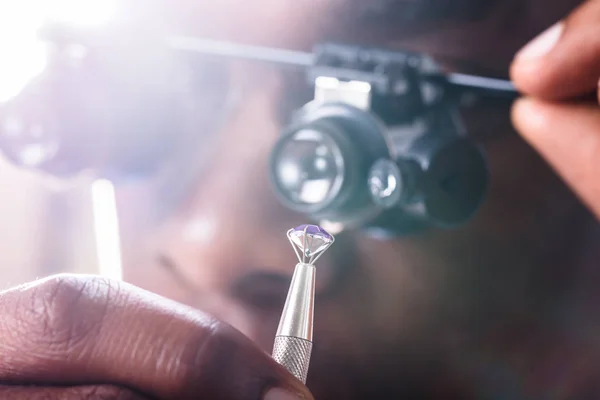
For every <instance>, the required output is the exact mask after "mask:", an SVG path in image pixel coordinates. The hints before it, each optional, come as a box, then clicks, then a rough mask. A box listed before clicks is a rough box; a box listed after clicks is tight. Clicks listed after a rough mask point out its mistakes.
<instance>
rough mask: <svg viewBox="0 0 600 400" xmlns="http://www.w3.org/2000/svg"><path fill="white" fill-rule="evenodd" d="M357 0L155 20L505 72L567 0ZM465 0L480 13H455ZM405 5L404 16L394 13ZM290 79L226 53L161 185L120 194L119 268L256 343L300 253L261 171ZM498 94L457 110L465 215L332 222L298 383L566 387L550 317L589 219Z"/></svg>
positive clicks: (446, 390)
mask: <svg viewBox="0 0 600 400" xmlns="http://www.w3.org/2000/svg"><path fill="white" fill-rule="evenodd" d="M351 3H356V4H351ZM359 3H365V4H359ZM367 3H369V2H366V1H365V2H359V1H351V0H348V1H332V0H331V1H330V0H299V1H293V2H282V1H275V0H261V1H259V2H252V4H251V5H250V4H249V3H248V2H246V1H242V0H227V1H225V0H221V1H218V2H216V1H215V2H199V1H198V2H194V1H187V2H181V4H180V3H177V4H178V6H177V7H175V6H172V9H171V10H170V11H169V12H165V15H166V16H167V17H166V18H168V19H169V20H170V21H171V22H172V23H173V26H176V27H177V31H178V32H180V33H186V34H194V35H198V36H208V37H214V38H219V39H226V40H232V41H239V42H244V43H251V44H262V45H269V46H275V47H283V48H290V49H309V48H310V47H311V46H312V45H313V44H314V43H316V42H317V41H320V40H331V39H333V40H338V39H343V40H344V41H345V42H351V43H360V44H370V45H375V46H386V47H390V48H398V49H409V50H415V51H424V52H427V53H429V54H430V55H432V56H434V57H435V58H436V59H437V60H438V61H439V62H440V63H441V64H442V65H443V66H444V67H446V68H448V69H449V70H457V71H460V72H474V73H481V74H485V75H488V76H501V77H504V76H506V75H507V70H508V64H509V62H510V60H511V58H512V56H513V54H514V53H515V52H516V51H517V50H518V49H519V48H520V47H521V46H522V45H523V44H524V43H525V42H526V41H527V40H528V39H530V38H531V37H533V36H534V35H535V34H536V33H538V32H540V31H542V30H543V29H544V28H545V27H547V26H549V25H550V24H551V23H553V22H554V21H556V20H557V19H559V18H561V17H562V16H564V15H566V13H567V12H568V11H569V10H570V9H572V8H573V7H574V6H575V5H576V4H577V3H578V2H577V1H570V2H569V1H562V2H561V1H554V2H550V3H552V4H548V3H549V2H548V1H541V0H540V1H527V2H524V1H498V2H491V3H496V4H495V5H490V6H489V7H482V6H481V5H479V4H478V3H487V2H482V1H479V2H477V1H466V0H465V1H460V2H455V1H449V0H448V1H442V0H440V1H433V2H430V3H432V4H434V5H435V7H447V8H446V9H444V10H445V11H439V12H437V13H431V12H429V11H431V10H429V11H428V10H426V9H425V10H424V9H423V8H422V6H419V5H420V4H423V3H425V2H424V1H423V2H420V1H396V2H391V3H398V6H394V7H396V8H395V10H396V11H394V12H396V13H397V19H396V20H395V21H399V22H397V23H396V24H393V23H389V18H388V22H387V23H383V22H381V21H380V20H379V19H378V18H379V17H377V16H376V15H375V16H373V17H372V18H371V19H370V20H367V19H364V18H360V19H359V20H354V18H355V17H356V16H361V15H363V16H364V13H363V12H362V11H358V10H361V9H366V8H368V7H367V6H366V4H367ZM428 3H429V2H428ZM469 3H473V4H472V6H475V7H479V8H483V9H485V8H489V9H486V10H483V9H482V10H480V11H481V13H480V15H472V16H470V17H469V16H468V15H467V14H468V13H465V12H462V11H464V10H463V8H464V7H468V4H469ZM352 7H354V8H352ZM415 7H416V8H415ZM432 7H433V6H432ZM415 9H416V10H417V11H419V12H417V14H416V15H417V16H416V17H415V18H416V19H413V18H408V17H406V16H410V15H412V14H410V13H411V12H412V11H413V10H415ZM440 9H443V8H440ZM352 10H353V11H352ZM421 11H423V13H420V12H421ZM365 12H366V11H365ZM375 14H377V13H375ZM430 14H431V15H430ZM433 14H436V15H433ZM474 14H478V13H477V12H476V13H474ZM444 15H446V17H444ZM448 15H449V16H450V17H448ZM301 78H302V75H301V74H300V73H298V74H296V75H294V73H291V72H289V71H286V70H282V69H278V68H277V67H274V66H265V65H261V64H256V63H251V62H247V61H235V62H233V61H232V62H229V63H227V66H226V68H223V69H222V70H221V71H220V75H219V77H218V79H223V82H226V85H225V86H224V87H226V88H227V90H228V91H227V102H226V104H227V107H228V108H227V110H228V114H227V118H225V119H223V120H222V121H220V122H219V123H218V124H215V123H213V122H214V121H210V122H208V121H209V120H211V118H208V117H207V116H202V115H200V116H191V117H190V124H189V129H190V130H191V131H193V132H194V133H196V134H197V135H200V136H201V137H202V138H203V139H202V145H199V146H198V148H197V149H196V148H195V149H193V151H190V153H189V154H182V157H181V159H179V160H177V161H174V163H173V165H172V166H171V170H170V172H169V174H168V175H166V176H167V178H165V179H162V180H161V181H160V182H158V181H156V182H150V183H148V184H147V185H142V186H137V187H123V188H121V189H120V192H119V202H120V212H121V219H122V224H123V247H124V254H125V262H126V270H125V278H126V279H127V280H129V281H131V282H133V283H136V284H138V285H140V286H142V287H145V288H148V289H150V290H153V291H156V292H158V293H160V294H163V295H165V296H168V297H171V298H174V299H176V300H179V301H182V302H185V303H187V304H189V305H192V306H194V307H197V308H199V309H201V310H203V311H206V312H208V313H211V314H213V315H215V316H216V317H218V318H220V319H221V320H223V321H225V322H228V323H230V324H231V325H233V326H234V327H236V328H237V329H239V330H240V331H242V332H243V333H244V334H246V335H247V336H249V337H250V338H251V339H252V340H254V341H255V342H256V343H257V344H258V345H259V346H261V347H262V348H263V349H264V350H265V351H267V352H270V350H271V346H272V341H273V338H274V334H275V330H276V327H277V323H278V319H279V316H280V312H281V307H282V305H283V301H284V299H285V294H286V292H287V288H288V284H289V280H290V277H291V274H292V272H293V267H294V265H295V263H296V260H295V255H294V252H293V251H292V249H291V247H290V245H289V243H288V241H287V239H286V237H285V232H286V231H287V230H288V229H289V228H291V227H294V226H296V225H299V224H302V223H307V222H310V221H307V220H306V219H305V218H304V217H303V216H301V215H295V214H293V213H291V212H289V211H288V210H286V209H284V208H283V207H282V206H281V205H280V204H279V203H278V202H277V201H276V199H275V197H274V195H273V193H272V191H271V189H270V186H269V182H268V174H267V160H268V156H269V152H270V149H271V146H272V145H273V144H274V142H275V140H276V139H277V137H278V135H279V134H280V128H281V127H282V124H283V123H285V121H286V118H288V117H289V111H290V110H291V109H293V107H287V106H286V107H282V104H286V105H288V104H290V105H291V106H295V107H299V106H301V105H302V103H303V101H306V100H308V99H307V98H306V97H302V96H301V95H300V93H303V92H302V91H301V90H298V85H297V80H298V79H301ZM215 79H217V77H215ZM215 101H216V100H215ZM223 104H225V103H223ZM509 106H510V104H509V103H508V102H505V101H498V100H483V101H480V102H477V103H475V104H473V105H470V106H468V107H465V108H464V109H463V116H464V118H465V120H466V124H467V126H468V127H469V131H470V133H471V135H472V136H473V138H475V140H477V141H478V142H479V143H481V144H482V145H483V146H484V147H485V149H486V151H487V152H488V155H489V158H490V166H491V172H492V182H491V190H490V192H489V198H488V200H487V202H486V203H485V205H484V207H483V208H482V210H481V211H480V212H479V213H478V214H477V216H476V218H475V219H474V220H472V221H471V222H470V223H468V224H467V225H465V226H464V227H462V228H460V229H457V230H451V231H444V230H437V229H432V230H429V231H427V232H424V233H421V234H418V235H415V236H406V237H399V238H396V239H389V240H376V239H372V238H369V237H367V236H365V235H364V234H362V233H361V232H360V231H349V232H344V233H342V234H340V235H339V236H338V237H337V240H336V243H335V245H334V246H333V247H332V248H331V249H330V250H329V251H328V253H326V255H325V256H324V258H323V259H321V260H320V261H319V263H318V265H317V299H316V304H315V324H314V326H315V332H314V356H313V358H312V361H311V370H310V372H309V378H308V386H309V387H310V388H311V389H312V390H313V392H314V394H315V396H316V397H317V398H322V399H324V398H331V399H347V398H353V397H357V398H377V396H378V395H382V394H383V393H385V394H386V396H387V397H388V398H395V397H394V396H395V395H399V394H402V393H403V394H412V395H413V396H417V397H419V396H425V395H431V396H434V395H440V396H442V397H443V398H449V397H450V398H454V397H457V398H471V397H473V398H474V397H478V398H488V396H490V395H491V393H496V394H506V396H508V397H509V398H532V397H530V396H533V398H540V396H541V395H543V394H546V393H550V392H552V390H554V389H556V387H558V389H557V390H569V388H568V387H564V385H567V386H568V385H569V384H573V385H576V384H577V383H572V382H574V380H575V379H577V378H578V377H579V375H578V372H577V371H576V369H577V365H579V364H578V363H580V362H582V361H581V360H579V358H578V357H579V354H580V353H578V352H576V351H574V350H573V347H572V345H571V343H572V342H574V343H576V341H575V339H573V338H571V336H570V332H569V331H568V330H566V329H565V327H566V325H565V322H564V321H563V320H562V319H561V318H563V315H564V313H565V312H567V313H568V307H576V306H578V303H577V301H578V300H577V299H576V298H574V297H573V296H572V293H574V290H575V289H577V288H578V284H579V277H578V275H577V274H578V273H576V271H578V270H579V266H583V262H582V261H581V256H582V255H584V254H586V253H585V252H586V249H585V248H584V247H585V241H584V240H582V236H581V235H582V234H583V232H584V230H585V226H586V225H587V224H588V223H589V222H590V221H591V220H590V218H589V217H588V216H587V214H585V213H584V212H583V211H582V208H581V207H580V205H579V204H578V202H577V201H576V199H575V198H574V197H573V196H572V195H571V194H570V193H569V192H568V191H567V190H566V189H565V188H564V187H563V186H562V184H561V183H560V182H559V180H558V179H557V178H556V177H555V176H554V175H553V174H552V173H551V171H550V170H549V168H548V167H547V166H546V165H545V164H544V163H543V162H542V161H541V159H540V158H539V157H538V156H537V155H536V154H535V153H534V152H533V151H532V150H531V149H530V148H529V147H528V146H527V145H526V144H525V143H524V142H523V141H522V140H521V139H520V138H518V137H517V135H516V134H515V133H514V132H513V130H512V128H511V126H510V122H509ZM288 109H289V110H288ZM286 110H287V111H286ZM210 117H214V113H211V115H210ZM213 119H214V118H213ZM565 232H569V234H568V235H567V234H565ZM573 346H576V345H573ZM557 363H558V364H557ZM561 363H562V364H561ZM558 366H560V372H557V371H556V370H555V368H557V367H558ZM561 374H562V375H561ZM559 378H560V379H559ZM559 382H560V383H559ZM557 385H558V386H557ZM561 385H562V386H561ZM548 391H549V392H548ZM412 398H414V397H412Z"/></svg>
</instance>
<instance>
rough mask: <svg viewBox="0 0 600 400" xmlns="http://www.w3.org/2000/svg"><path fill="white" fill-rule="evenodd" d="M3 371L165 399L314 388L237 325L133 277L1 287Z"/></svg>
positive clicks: (31, 379) (23, 378)
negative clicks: (138, 284)
mask: <svg viewBox="0 0 600 400" xmlns="http://www.w3.org/2000/svg"><path fill="white" fill-rule="evenodd" d="M0 315H2V319H1V320H0V360H2V362H1V363H0V381H5V382H6V381H8V382H11V383H12V382H15V383H21V382H25V383H35V384H44V383H45V384H51V385H57V384H59V385H78V384H89V383H107V384H116V385H120V386H125V387H129V388H132V389H134V390H137V391H139V392H141V393H145V394H147V395H150V396H154V397H158V398H161V399H174V398H177V399H189V398H198V397H202V398H215V399H221V398H222V399H260V398H262V396H264V395H265V392H266V391H267V390H268V389H270V388H272V387H280V388H283V389H284V390H287V391H289V392H290V393H295V394H297V395H298V396H297V397H298V398H311V396H310V394H309V393H308V391H307V389H306V388H305V387H304V386H303V385H302V384H301V383H300V382H299V381H297V380H295V379H294V378H293V377H292V376H291V375H290V374H289V373H288V372H287V371H286V370H285V369H283V368H282V367H281V366H280V365H279V364H277V363H275V361H273V359H272V358H271V357H270V356H268V355H267V354H265V353H264V352H262V351H261V350H259V349H258V348H256V347H255V346H254V345H253V343H252V342H251V341H250V340H249V339H247V338H246V337H245V336H243V335H242V334H240V333H239V332H238V331H235V330H234V329H233V328H231V327H229V326H227V325H225V324H222V323H220V322H218V321H215V320H214V319H213V318H211V317H209V316H207V315H205V314H203V313H201V312H198V311H196V310H193V309H190V308H187V307H184V306H182V305H179V304H177V303H174V302H171V301H168V300H165V299H162V298H160V297H159V296H155V295H152V294H150V293H147V292H144V291H142V290H139V289H136V288H133V287H132V286H130V285H127V284H123V283H119V282H113V281H109V280H106V279H100V278H92V277H81V276H78V277H75V276H58V277H54V278H50V279H46V280H44V281H40V282H37V283H34V284H30V285H26V286H23V287H20V288H17V289H13V290H9V291H7V292H4V293H1V294H0Z"/></svg>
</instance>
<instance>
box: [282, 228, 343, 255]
mask: <svg viewBox="0 0 600 400" xmlns="http://www.w3.org/2000/svg"><path fill="white" fill-rule="evenodd" d="M305 236H306V240H305ZM289 237H290V240H291V241H292V242H293V243H294V244H295V245H296V246H298V248H299V249H300V251H302V252H303V253H304V254H306V255H307V256H308V257H312V256H314V255H315V254H317V253H319V252H321V251H323V250H325V249H326V248H327V247H329V245H331V243H333V236H331V235H330V234H329V233H328V232H327V231H326V230H325V229H323V228H321V227H320V226H317V225H306V224H305V225H300V226H297V227H295V228H294V229H292V230H291V231H290V233H289ZM305 242H306V248H305V247H304V246H305Z"/></svg>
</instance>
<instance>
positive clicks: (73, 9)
mask: <svg viewBox="0 0 600 400" xmlns="http://www.w3.org/2000/svg"><path fill="white" fill-rule="evenodd" d="M114 7H115V3H114V2H112V1H110V0H106V1H87V0H52V1H43V0H42V1H39V0H19V1H14V0H0V109H2V105H3V104H5V103H6V102H8V101H10V100H11V99H12V98H13V97H15V96H16V95H17V94H18V93H19V92H20V91H21V90H22V89H23V88H24V87H25V86H26V85H27V83H28V82H30V81H31V80H32V79H34V78H35V77H36V76H38V75H40V73H41V72H42V71H43V69H44V67H45V64H46V59H45V55H46V54H45V49H44V46H43V44H42V43H41V42H40V41H39V37H38V35H39V32H40V29H41V28H42V26H43V25H44V24H45V23H47V22H48V21H51V22H58V23H65V24H72V25H74V26H89V27H92V26H98V24H102V23H104V21H105V20H106V19H107V18H110V17H111V14H112V13H113V12H114V11H115V9H114ZM5 122H6V121H5ZM7 129H8V128H7V127H6V126H4V130H5V131H6V130H7ZM31 132H33V134H35V133H36V127H35V126H34V127H33V129H32V130H31ZM37 150H39V149H36V148H26V149H25V148H24V153H23V154H26V155H27V156H28V157H33V158H35V157H36V151H37ZM94 182H95V181H94V180H92V179H91V178H85V177H80V178H78V179H77V180H72V181H69V182H67V183H64V182H58V181H57V180H51V179H50V178H49V177H47V176H42V175H39V174H37V173H35V172H29V171H26V170H23V169H20V168H17V167H15V166H14V165H13V163H10V162H9V161H8V160H7V158H6V157H5V156H4V155H2V156H0V187H1V188H2V194H1V198H2V201H1V202H0V243H1V245H0V289H4V288H7V287H10V286H14V285H16V284H20V283H23V282H26V281H30V280H32V279H35V278H37V277H42V276H47V275H49V274H54V273H60V272H76V273H98V272H100V267H101V264H102V260H105V262H106V260H107V257H109V258H110V257H112V260H109V261H110V262H112V264H113V268H117V272H116V273H115V274H116V276H117V277H118V275H119V271H118V268H119V267H120V264H119V259H118V253H116V251H117V250H118V240H119V239H118V237H119V235H118V229H117V228H118V227H117V222H116V209H115V207H114V194H113V193H112V187H111V184H110V183H108V182H107V181H100V182H97V183H96V184H94ZM94 199H95V201H94ZM98 221H100V222H98ZM102 239H104V240H102ZM99 246H100V247H99ZM115 257H116V258H115ZM113 275H114V274H113Z"/></svg>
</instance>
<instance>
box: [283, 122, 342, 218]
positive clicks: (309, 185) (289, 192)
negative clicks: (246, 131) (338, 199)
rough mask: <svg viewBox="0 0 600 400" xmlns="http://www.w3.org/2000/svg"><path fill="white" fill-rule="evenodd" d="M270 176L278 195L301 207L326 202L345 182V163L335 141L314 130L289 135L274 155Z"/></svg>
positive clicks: (304, 130) (303, 130)
mask: <svg viewBox="0 0 600 400" xmlns="http://www.w3.org/2000/svg"><path fill="white" fill-rule="evenodd" d="M273 173H274V179H275V184H276V185H277V187H278V188H279V189H280V190H279V191H280V194H281V195H282V196H284V197H285V198H286V200H287V201H289V202H291V203H293V204H296V205H298V206H299V207H304V206H317V207H318V206H319V205H324V204H326V203H328V202H329V201H330V200H331V199H333V198H334V197H335V196H336V194H337V193H338V192H339V190H340V188H341V186H342V183H343V180H344V160H343V157H342V152H341V150H340V148H339V147H338V145H337V144H336V143H335V141H334V140H333V139H332V138H331V137H330V136H329V135H327V134H324V133H322V132H319V131H317V130H314V129H302V130H299V131H298V132H295V133H293V134H291V135H290V136H288V137H287V138H286V139H285V140H284V141H283V142H282V143H281V144H280V146H278V148H277V150H276V152H275V153H274V155H273Z"/></svg>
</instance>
